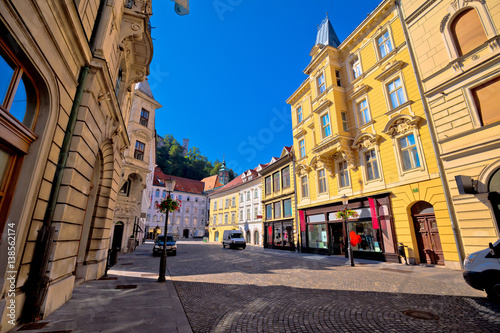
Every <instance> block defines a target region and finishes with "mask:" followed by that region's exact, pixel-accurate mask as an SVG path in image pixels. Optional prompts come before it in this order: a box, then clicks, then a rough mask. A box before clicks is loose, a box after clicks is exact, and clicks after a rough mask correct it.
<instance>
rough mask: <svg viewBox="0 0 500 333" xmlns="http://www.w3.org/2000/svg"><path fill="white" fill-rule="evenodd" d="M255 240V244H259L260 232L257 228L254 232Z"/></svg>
mask: <svg viewBox="0 0 500 333" xmlns="http://www.w3.org/2000/svg"><path fill="white" fill-rule="evenodd" d="M253 242H254V244H255V245H259V232H258V231H257V230H255V232H254V236H253Z"/></svg>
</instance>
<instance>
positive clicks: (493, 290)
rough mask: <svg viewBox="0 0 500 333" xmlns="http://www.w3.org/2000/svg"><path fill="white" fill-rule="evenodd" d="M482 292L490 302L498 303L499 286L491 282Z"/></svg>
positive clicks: (499, 301)
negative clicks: (484, 292)
mask: <svg viewBox="0 0 500 333" xmlns="http://www.w3.org/2000/svg"><path fill="white" fill-rule="evenodd" d="M484 290H485V291H486V295H487V296H488V299H489V300H490V301H492V302H495V303H500V284H498V283H495V282H492V283H491V284H490V285H489V286H488V287H486V288H485V289H484Z"/></svg>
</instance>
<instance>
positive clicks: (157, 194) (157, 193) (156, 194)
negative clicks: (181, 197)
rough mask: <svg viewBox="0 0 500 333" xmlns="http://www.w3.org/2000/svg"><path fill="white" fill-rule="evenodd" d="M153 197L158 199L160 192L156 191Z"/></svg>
mask: <svg viewBox="0 0 500 333" xmlns="http://www.w3.org/2000/svg"><path fill="white" fill-rule="evenodd" d="M155 197H157V198H158V197H160V190H156V192H155Z"/></svg>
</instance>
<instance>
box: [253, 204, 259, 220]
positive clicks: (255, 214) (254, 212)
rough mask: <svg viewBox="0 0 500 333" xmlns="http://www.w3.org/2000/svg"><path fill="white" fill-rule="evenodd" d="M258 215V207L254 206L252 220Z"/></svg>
mask: <svg viewBox="0 0 500 333" xmlns="http://www.w3.org/2000/svg"><path fill="white" fill-rule="evenodd" d="M258 215H259V207H254V208H253V219H254V220H257V219H258V217H257V216H258Z"/></svg>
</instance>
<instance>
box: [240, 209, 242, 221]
mask: <svg viewBox="0 0 500 333" xmlns="http://www.w3.org/2000/svg"><path fill="white" fill-rule="evenodd" d="M240 221H243V209H240Z"/></svg>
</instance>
